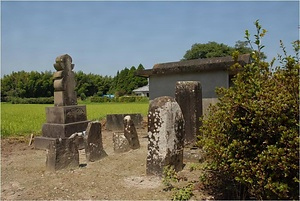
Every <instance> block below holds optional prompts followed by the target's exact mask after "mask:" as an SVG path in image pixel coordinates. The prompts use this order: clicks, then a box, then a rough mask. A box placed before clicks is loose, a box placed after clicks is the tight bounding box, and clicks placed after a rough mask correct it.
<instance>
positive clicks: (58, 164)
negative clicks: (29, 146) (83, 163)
mask: <svg viewBox="0 0 300 201" xmlns="http://www.w3.org/2000/svg"><path fill="white" fill-rule="evenodd" d="M77 167H79V152H78V145H77V143H76V138H71V139H68V138H66V139H61V138H60V139H56V140H53V141H51V142H50V143H49V147H48V150H47V159H46V170H47V171H56V170H61V169H65V168H77Z"/></svg>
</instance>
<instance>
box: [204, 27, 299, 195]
mask: <svg viewBox="0 0 300 201" xmlns="http://www.w3.org/2000/svg"><path fill="white" fill-rule="evenodd" d="M255 26H256V28H257V34H256V35H254V36H255V40H254V42H252V41H251V40H250V34H249V32H248V31H247V30H246V36H245V38H246V39H247V41H248V43H249V44H255V45H256V46H257V50H256V51H253V54H252V59H253V60H252V63H250V64H248V65H246V66H244V68H242V71H239V73H238V74H237V76H236V77H235V78H234V86H232V87H230V88H228V89H225V88H220V89H218V90H217V93H218V94H219V96H220V98H219V102H218V103H217V104H216V105H215V106H213V107H211V109H210V112H209V115H208V116H207V118H206V119H205V120H203V122H202V123H203V126H202V127H201V132H202V136H199V145H200V146H201V147H203V149H204V150H205V152H206V153H207V158H208V159H207V164H208V165H207V167H206V170H207V171H208V172H210V173H209V174H210V177H212V178H209V180H207V182H209V185H212V186H214V187H215V188H217V189H221V190H222V192H223V193H224V195H225V194H227V195H228V196H227V197H225V199H247V198H249V197H250V196H252V197H255V198H256V199H295V200H296V199H298V198H299V197H298V196H299V133H298V131H299V70H300V67H299V57H298V53H297V52H296V56H290V55H287V53H286V51H285V47H284V46H283V44H281V47H282V49H283V51H284V55H283V56H280V57H279V60H280V62H281V64H282V66H280V67H277V68H276V69H275V71H272V70H271V68H270V67H271V65H270V63H268V62H265V61H263V60H262V57H261V54H260V52H261V50H262V49H263V47H264V46H263V45H261V38H262V37H264V35H265V33H266V30H264V29H262V28H261V25H260V24H259V21H256V22H255ZM294 49H295V50H296V51H297V49H298V50H299V42H298V43H297V42H295V43H294ZM237 56H238V54H236V53H235V54H234V58H235V59H237ZM233 68H241V66H240V65H239V64H235V65H234V66H233Z"/></svg>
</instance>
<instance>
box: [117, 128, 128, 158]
mask: <svg viewBox="0 0 300 201" xmlns="http://www.w3.org/2000/svg"><path fill="white" fill-rule="evenodd" d="M113 144H114V152H116V153H123V152H127V151H129V150H130V146H129V142H128V140H127V139H126V137H125V135H124V133H123V132H114V133H113Z"/></svg>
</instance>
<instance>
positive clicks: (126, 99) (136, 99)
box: [91, 96, 149, 103]
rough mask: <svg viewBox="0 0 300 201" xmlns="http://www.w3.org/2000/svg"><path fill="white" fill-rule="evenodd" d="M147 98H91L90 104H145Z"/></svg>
mask: <svg viewBox="0 0 300 201" xmlns="http://www.w3.org/2000/svg"><path fill="white" fill-rule="evenodd" d="M147 101H149V98H147V97H143V96H121V97H115V98H108V97H98V96H93V97H91V102H94V103H103V102H120V103H131V102H147Z"/></svg>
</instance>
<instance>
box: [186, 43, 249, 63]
mask: <svg viewBox="0 0 300 201" xmlns="http://www.w3.org/2000/svg"><path fill="white" fill-rule="evenodd" d="M236 50H237V51H239V52H240V54H247V53H251V52H252V49H251V48H249V47H248V42H247V41H237V42H236V44H235V46H234V47H230V46H228V45H225V44H223V43H217V42H208V43H205V44H202V43H195V44H193V45H192V47H191V49H189V50H187V51H186V53H185V55H184V56H183V59H182V60H191V59H204V58H212V57H224V56H231V55H232V53H233V52H234V51H236Z"/></svg>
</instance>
